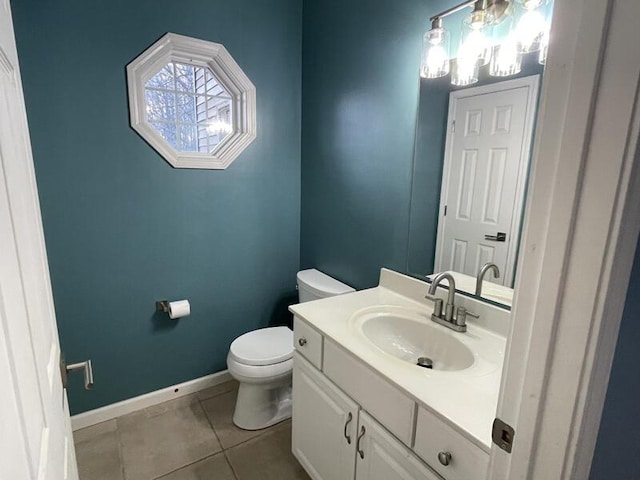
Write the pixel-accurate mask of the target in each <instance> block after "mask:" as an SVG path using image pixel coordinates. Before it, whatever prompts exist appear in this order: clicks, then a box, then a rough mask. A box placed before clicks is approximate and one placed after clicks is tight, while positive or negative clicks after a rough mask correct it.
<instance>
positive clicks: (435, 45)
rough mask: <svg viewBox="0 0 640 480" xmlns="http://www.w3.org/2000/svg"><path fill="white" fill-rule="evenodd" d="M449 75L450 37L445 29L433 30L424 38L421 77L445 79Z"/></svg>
mask: <svg viewBox="0 0 640 480" xmlns="http://www.w3.org/2000/svg"><path fill="white" fill-rule="evenodd" d="M448 73H449V37H448V32H447V31H446V30H445V29H444V28H432V29H431V30H429V31H428V32H427V33H426V34H425V36H424V42H423V53H422V65H421V67H420V76H422V77H424V78H438V77H443V76H445V75H447V74H448Z"/></svg>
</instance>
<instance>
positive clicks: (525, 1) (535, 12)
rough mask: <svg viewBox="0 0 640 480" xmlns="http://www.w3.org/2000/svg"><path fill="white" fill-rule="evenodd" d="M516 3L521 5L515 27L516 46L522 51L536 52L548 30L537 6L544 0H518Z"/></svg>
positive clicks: (542, 3)
mask: <svg viewBox="0 0 640 480" xmlns="http://www.w3.org/2000/svg"><path fill="white" fill-rule="evenodd" d="M518 3H519V4H520V5H521V6H522V8H521V9H520V10H519V13H520V15H519V17H520V18H519V19H518V26H517V27H516V36H517V38H518V48H519V49H520V51H521V52H523V53H529V52H536V51H538V50H540V48H541V46H542V39H543V38H544V37H545V36H546V35H547V32H548V31H549V25H548V24H547V21H546V19H545V18H544V15H543V14H542V12H541V11H540V8H539V7H541V6H542V5H544V4H545V2H544V0H519V2H518Z"/></svg>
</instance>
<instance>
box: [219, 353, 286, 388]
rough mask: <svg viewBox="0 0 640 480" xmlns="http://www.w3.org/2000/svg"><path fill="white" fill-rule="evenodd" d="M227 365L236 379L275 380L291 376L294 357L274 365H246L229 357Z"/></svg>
mask: <svg viewBox="0 0 640 480" xmlns="http://www.w3.org/2000/svg"><path fill="white" fill-rule="evenodd" d="M227 367H228V368H229V372H230V373H231V374H232V376H233V377H234V378H235V379H236V380H241V381H245V382H247V381H249V382H254V383H255V382H258V383H264V382H269V381H273V380H274V379H277V378H279V377H283V376H291V372H292V370H293V358H290V359H288V360H285V361H284V362H280V363H275V364H273V365H246V364H244V363H240V362H237V361H236V360H234V359H233V358H231V354H229V356H228V357H227Z"/></svg>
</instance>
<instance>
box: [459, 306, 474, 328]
mask: <svg viewBox="0 0 640 480" xmlns="http://www.w3.org/2000/svg"><path fill="white" fill-rule="evenodd" d="M467 316H469V317H473V318H480V315H478V314H477V313H473V312H470V311H469V310H467V309H466V308H465V307H458V310H457V313H456V322H455V323H456V325H460V326H463V325H466V324H467Z"/></svg>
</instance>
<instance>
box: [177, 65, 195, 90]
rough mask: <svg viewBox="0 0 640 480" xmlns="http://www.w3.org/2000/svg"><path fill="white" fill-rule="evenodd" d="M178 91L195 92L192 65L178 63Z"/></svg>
mask: <svg viewBox="0 0 640 480" xmlns="http://www.w3.org/2000/svg"><path fill="white" fill-rule="evenodd" d="M175 68H176V90H180V91H182V92H195V77H194V71H193V66H192V65H185V64H183V63H176V64H175Z"/></svg>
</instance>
